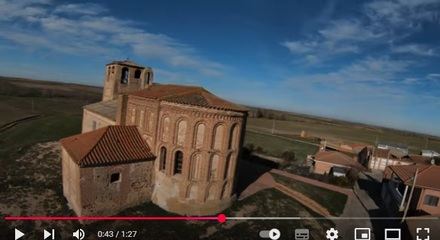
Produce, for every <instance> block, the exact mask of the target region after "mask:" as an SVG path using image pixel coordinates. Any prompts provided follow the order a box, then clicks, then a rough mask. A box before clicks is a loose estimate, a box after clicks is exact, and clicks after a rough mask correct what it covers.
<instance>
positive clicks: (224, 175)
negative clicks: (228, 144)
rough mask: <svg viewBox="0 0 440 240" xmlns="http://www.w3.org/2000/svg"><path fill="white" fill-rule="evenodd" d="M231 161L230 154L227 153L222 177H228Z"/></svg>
mask: <svg viewBox="0 0 440 240" xmlns="http://www.w3.org/2000/svg"><path fill="white" fill-rule="evenodd" d="M231 161H232V154H229V156H228V158H226V164H225V172H224V173H223V179H226V178H228V177H229V174H230V172H231Z"/></svg>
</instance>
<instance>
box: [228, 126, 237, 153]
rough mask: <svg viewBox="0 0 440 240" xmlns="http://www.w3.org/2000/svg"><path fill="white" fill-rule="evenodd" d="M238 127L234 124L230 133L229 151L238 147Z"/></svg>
mask: <svg viewBox="0 0 440 240" xmlns="http://www.w3.org/2000/svg"><path fill="white" fill-rule="evenodd" d="M237 138H238V126H237V124H234V126H232V128H231V131H230V132H229V141H228V149H235V148H236V147H237Z"/></svg>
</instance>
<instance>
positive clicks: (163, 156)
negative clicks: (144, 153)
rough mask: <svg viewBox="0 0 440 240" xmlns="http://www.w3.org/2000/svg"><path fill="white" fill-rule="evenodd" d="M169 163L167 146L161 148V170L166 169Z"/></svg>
mask: <svg viewBox="0 0 440 240" xmlns="http://www.w3.org/2000/svg"><path fill="white" fill-rule="evenodd" d="M166 163H167V149H166V148H165V147H161V148H160V158H159V170H160V171H162V172H163V171H165V167H166Z"/></svg>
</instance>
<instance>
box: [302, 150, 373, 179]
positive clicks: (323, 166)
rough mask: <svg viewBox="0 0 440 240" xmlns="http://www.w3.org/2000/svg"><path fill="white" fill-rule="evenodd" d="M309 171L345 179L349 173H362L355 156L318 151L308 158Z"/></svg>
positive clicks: (332, 151)
mask: <svg viewBox="0 0 440 240" xmlns="http://www.w3.org/2000/svg"><path fill="white" fill-rule="evenodd" d="M307 160H308V161H309V162H310V165H311V171H312V172H314V173H316V174H322V175H332V176H335V177H346V176H347V174H348V173H349V172H350V171H356V172H358V171H362V170H363V169H364V167H363V166H362V165H361V164H360V163H359V162H358V161H357V157H356V155H351V156H349V155H347V154H345V153H342V152H339V151H334V150H319V151H318V152H317V153H316V154H315V155H312V156H308V159H307Z"/></svg>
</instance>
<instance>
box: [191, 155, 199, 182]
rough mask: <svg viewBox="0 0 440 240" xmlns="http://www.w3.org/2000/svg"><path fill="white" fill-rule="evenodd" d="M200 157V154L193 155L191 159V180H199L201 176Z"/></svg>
mask: <svg viewBox="0 0 440 240" xmlns="http://www.w3.org/2000/svg"><path fill="white" fill-rule="evenodd" d="M200 165H201V157H200V154H194V155H193V157H192V158H191V173H190V176H191V180H199V179H200V175H201V169H200Z"/></svg>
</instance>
